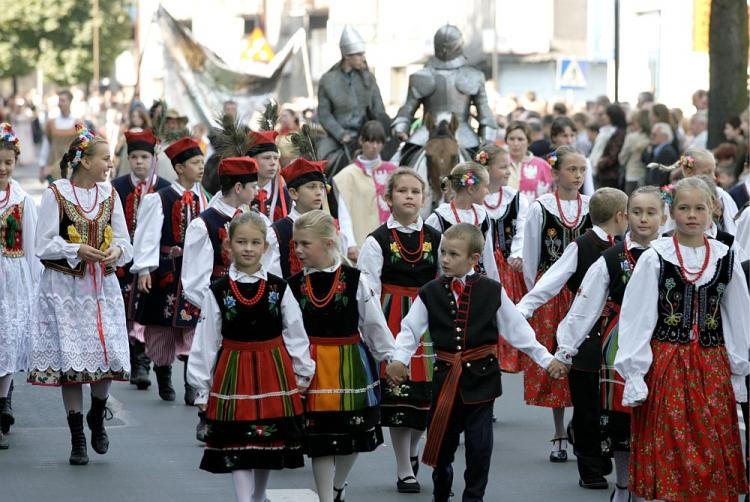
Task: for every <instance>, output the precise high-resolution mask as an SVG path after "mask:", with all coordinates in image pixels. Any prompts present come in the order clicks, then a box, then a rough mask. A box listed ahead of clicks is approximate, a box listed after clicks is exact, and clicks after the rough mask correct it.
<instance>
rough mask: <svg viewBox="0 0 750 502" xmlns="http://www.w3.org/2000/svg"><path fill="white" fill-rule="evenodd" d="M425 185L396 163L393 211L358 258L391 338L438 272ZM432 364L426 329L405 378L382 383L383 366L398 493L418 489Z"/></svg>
mask: <svg viewBox="0 0 750 502" xmlns="http://www.w3.org/2000/svg"><path fill="white" fill-rule="evenodd" d="M424 190H425V182H424V180H423V179H422V178H421V177H420V176H419V175H418V174H417V173H416V172H415V171H414V170H413V169H409V168H399V169H397V170H396V171H394V172H393V173H392V174H391V177H390V178H389V180H388V187H387V190H386V194H385V200H386V201H387V202H388V205H389V206H390V207H391V216H390V218H388V221H387V222H386V223H385V224H384V225H382V226H380V227H379V228H378V229H376V230H375V231H374V232H373V233H371V234H370V235H369V236H368V237H367V239H366V240H365V243H364V245H363V246H362V252H361V253H360V255H359V260H358V261H357V266H358V267H359V269H360V270H361V271H362V272H364V273H366V274H367V278H368V280H369V282H370V285H371V287H372V290H373V294H374V296H375V297H379V298H380V300H381V303H382V305H383V313H384V314H385V318H386V320H387V321H388V327H389V328H390V329H391V333H393V336H394V337H395V336H396V334H398V332H399V331H400V329H401V320H402V319H403V318H404V317H405V316H406V314H407V313H408V312H409V308H410V306H411V304H412V302H413V301H414V299H415V298H416V297H417V295H418V294H419V288H420V287H422V286H424V285H425V284H427V283H428V282H430V281H431V280H433V279H434V278H435V277H436V276H437V273H438V248H439V247H440V237H441V235H440V232H438V231H437V230H435V229H434V228H432V227H431V226H429V225H424V224H423V222H422V218H421V217H420V216H419V212H420V210H421V209H422V206H423V204H424ZM433 363H434V352H433V350H432V341H431V340H430V335H429V333H424V336H423V338H422V340H421V341H420V343H419V347H418V348H417V350H416V352H415V354H414V357H412V359H411V363H410V371H409V375H408V378H407V380H406V381H405V382H404V383H402V384H401V385H396V386H389V385H386V383H385V372H384V371H381V377H382V379H381V389H382V392H383V402H382V403H381V405H380V421H381V424H382V425H385V426H388V427H389V428H390V433H391V440H392V442H393V451H394V453H395V455H396V464H397V477H398V481H397V483H396V487H397V489H398V491H399V492H401V493H419V491H420V486H419V483H418V482H417V479H416V474H417V470H418V468H419V440H420V438H421V437H422V435H423V434H424V430H425V429H426V428H427V419H428V414H429V411H430V402H431V401H432V373H433V367H432V366H433ZM383 369H385V368H383Z"/></svg>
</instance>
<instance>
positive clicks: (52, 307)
mask: <svg viewBox="0 0 750 502" xmlns="http://www.w3.org/2000/svg"><path fill="white" fill-rule="evenodd" d="M76 129H77V131H78V137H77V138H76V139H75V140H74V141H73V143H71V145H70V148H69V149H68V151H67V152H66V153H65V155H63V158H62V160H61V161H60V168H61V171H62V176H63V178H62V179H60V180H57V181H55V182H54V183H53V184H52V185H50V187H49V188H48V189H47V190H45V192H44V194H43V195H42V202H41V205H40V208H39V221H38V223H37V228H36V245H35V246H36V254H37V256H38V257H39V258H40V259H41V260H42V264H44V267H45V269H44V272H43V273H42V278H41V280H40V283H39V293H38V294H37V298H36V304H35V305H34V320H33V322H32V323H31V361H30V365H29V368H30V370H29V375H28V380H29V382H30V383H32V384H34V385H49V386H55V387H62V398H63V404H64V405H65V411H66V414H67V417H68V426H69V427H70V434H71V443H72V450H71V454H70V463H71V464H73V465H84V464H87V463H88V455H87V452H86V436H85V435H84V432H83V415H82V413H81V412H82V410H83V390H82V386H83V384H91V409H90V411H89V412H88V413H87V415H86V422H87V423H88V425H89V428H90V429H91V447H92V448H93V449H94V451H96V452H97V453H100V454H103V453H106V452H107V450H108V448H109V438H108V437H107V433H106V431H105V430H104V417H105V414H106V412H107V408H106V404H107V398H108V397H109V388H110V384H111V382H112V380H127V379H128V372H129V371H130V361H129V350H128V332H127V327H126V323H125V305H124V304H123V301H122V294H121V293H120V286H119V283H118V282H117V278H116V277H115V275H114V272H115V267H116V266H122V265H124V264H125V263H127V262H129V261H130V259H131V255H132V247H131V245H130V237H129V236H128V228H127V225H126V223H125V216H124V213H123V209H122V204H120V199H119V197H117V194H116V193H115V190H114V189H113V188H112V185H110V184H109V183H108V182H107V181H106V180H107V174H108V172H109V170H110V169H112V167H113V165H112V159H111V158H110V155H109V146H108V145H107V142H106V140H104V139H103V138H101V137H99V136H95V135H94V134H93V133H92V132H90V131H89V130H88V129H86V128H85V127H83V126H82V125H80V124H79V125H78V126H77V127H76ZM69 170H72V172H73V174H72V176H71V178H70V180H68V179H66V176H67V173H68V171H69Z"/></svg>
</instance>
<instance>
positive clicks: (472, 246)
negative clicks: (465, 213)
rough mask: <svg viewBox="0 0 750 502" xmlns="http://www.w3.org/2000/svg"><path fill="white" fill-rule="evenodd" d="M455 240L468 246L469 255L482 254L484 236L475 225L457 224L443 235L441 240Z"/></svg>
mask: <svg viewBox="0 0 750 502" xmlns="http://www.w3.org/2000/svg"><path fill="white" fill-rule="evenodd" d="M446 239H455V240H459V241H464V242H465V243H466V244H467V245H468V246H469V254H470V255H471V254H475V253H477V254H482V251H483V250H484V236H483V235H482V231H481V230H479V228H478V227H477V226H476V225H472V224H471V223H457V224H455V225H451V227H450V228H449V229H448V230H446V231H445V233H444V234H443V240H446Z"/></svg>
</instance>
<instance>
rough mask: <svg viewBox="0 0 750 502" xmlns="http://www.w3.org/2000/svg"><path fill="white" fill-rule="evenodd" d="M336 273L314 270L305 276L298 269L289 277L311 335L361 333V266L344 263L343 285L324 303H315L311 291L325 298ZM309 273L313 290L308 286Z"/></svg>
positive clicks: (290, 286) (344, 335) (341, 277)
mask: <svg viewBox="0 0 750 502" xmlns="http://www.w3.org/2000/svg"><path fill="white" fill-rule="evenodd" d="M335 275H336V272H314V273H312V274H309V275H308V276H305V274H304V272H299V273H297V274H294V275H293V276H292V277H290V278H289V288H290V289H291V290H292V293H293V294H294V297H295V298H296V299H297V302H298V303H299V306H300V310H301V311H302V319H303V321H304V324H305V331H306V332H307V336H308V337H328V338H331V337H333V338H341V337H347V336H352V335H356V334H357V333H359V309H358V308H357V289H358V288H359V270H357V269H356V268H352V267H349V266H347V265H343V264H342V265H341V275H340V277H339V284H340V289H339V290H338V291H337V292H336V293H335V294H334V295H333V296H332V299H331V301H330V302H329V303H328V304H327V305H325V306H324V307H316V306H315V305H313V301H312V299H311V294H314V296H315V298H318V299H321V298H324V297H325V296H326V295H327V294H328V293H329V292H330V291H331V287H332V286H333V281H334V277H335ZM307 277H309V278H310V284H311V286H312V292H311V291H309V290H308V286H307V281H306V278H307Z"/></svg>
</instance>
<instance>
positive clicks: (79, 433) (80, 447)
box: [68, 411, 89, 465]
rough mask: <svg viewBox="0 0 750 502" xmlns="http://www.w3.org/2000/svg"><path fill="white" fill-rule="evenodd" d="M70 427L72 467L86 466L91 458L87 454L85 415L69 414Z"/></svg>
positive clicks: (78, 413)
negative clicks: (84, 427) (84, 426)
mask: <svg viewBox="0 0 750 502" xmlns="http://www.w3.org/2000/svg"><path fill="white" fill-rule="evenodd" d="M68 427H70V445H71V450H70V459H69V462H70V464H71V465H86V464H88V463H89V456H88V454H87V453H86V435H85V434H84V433H83V414H81V413H80V412H74V411H71V412H69V413H68Z"/></svg>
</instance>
